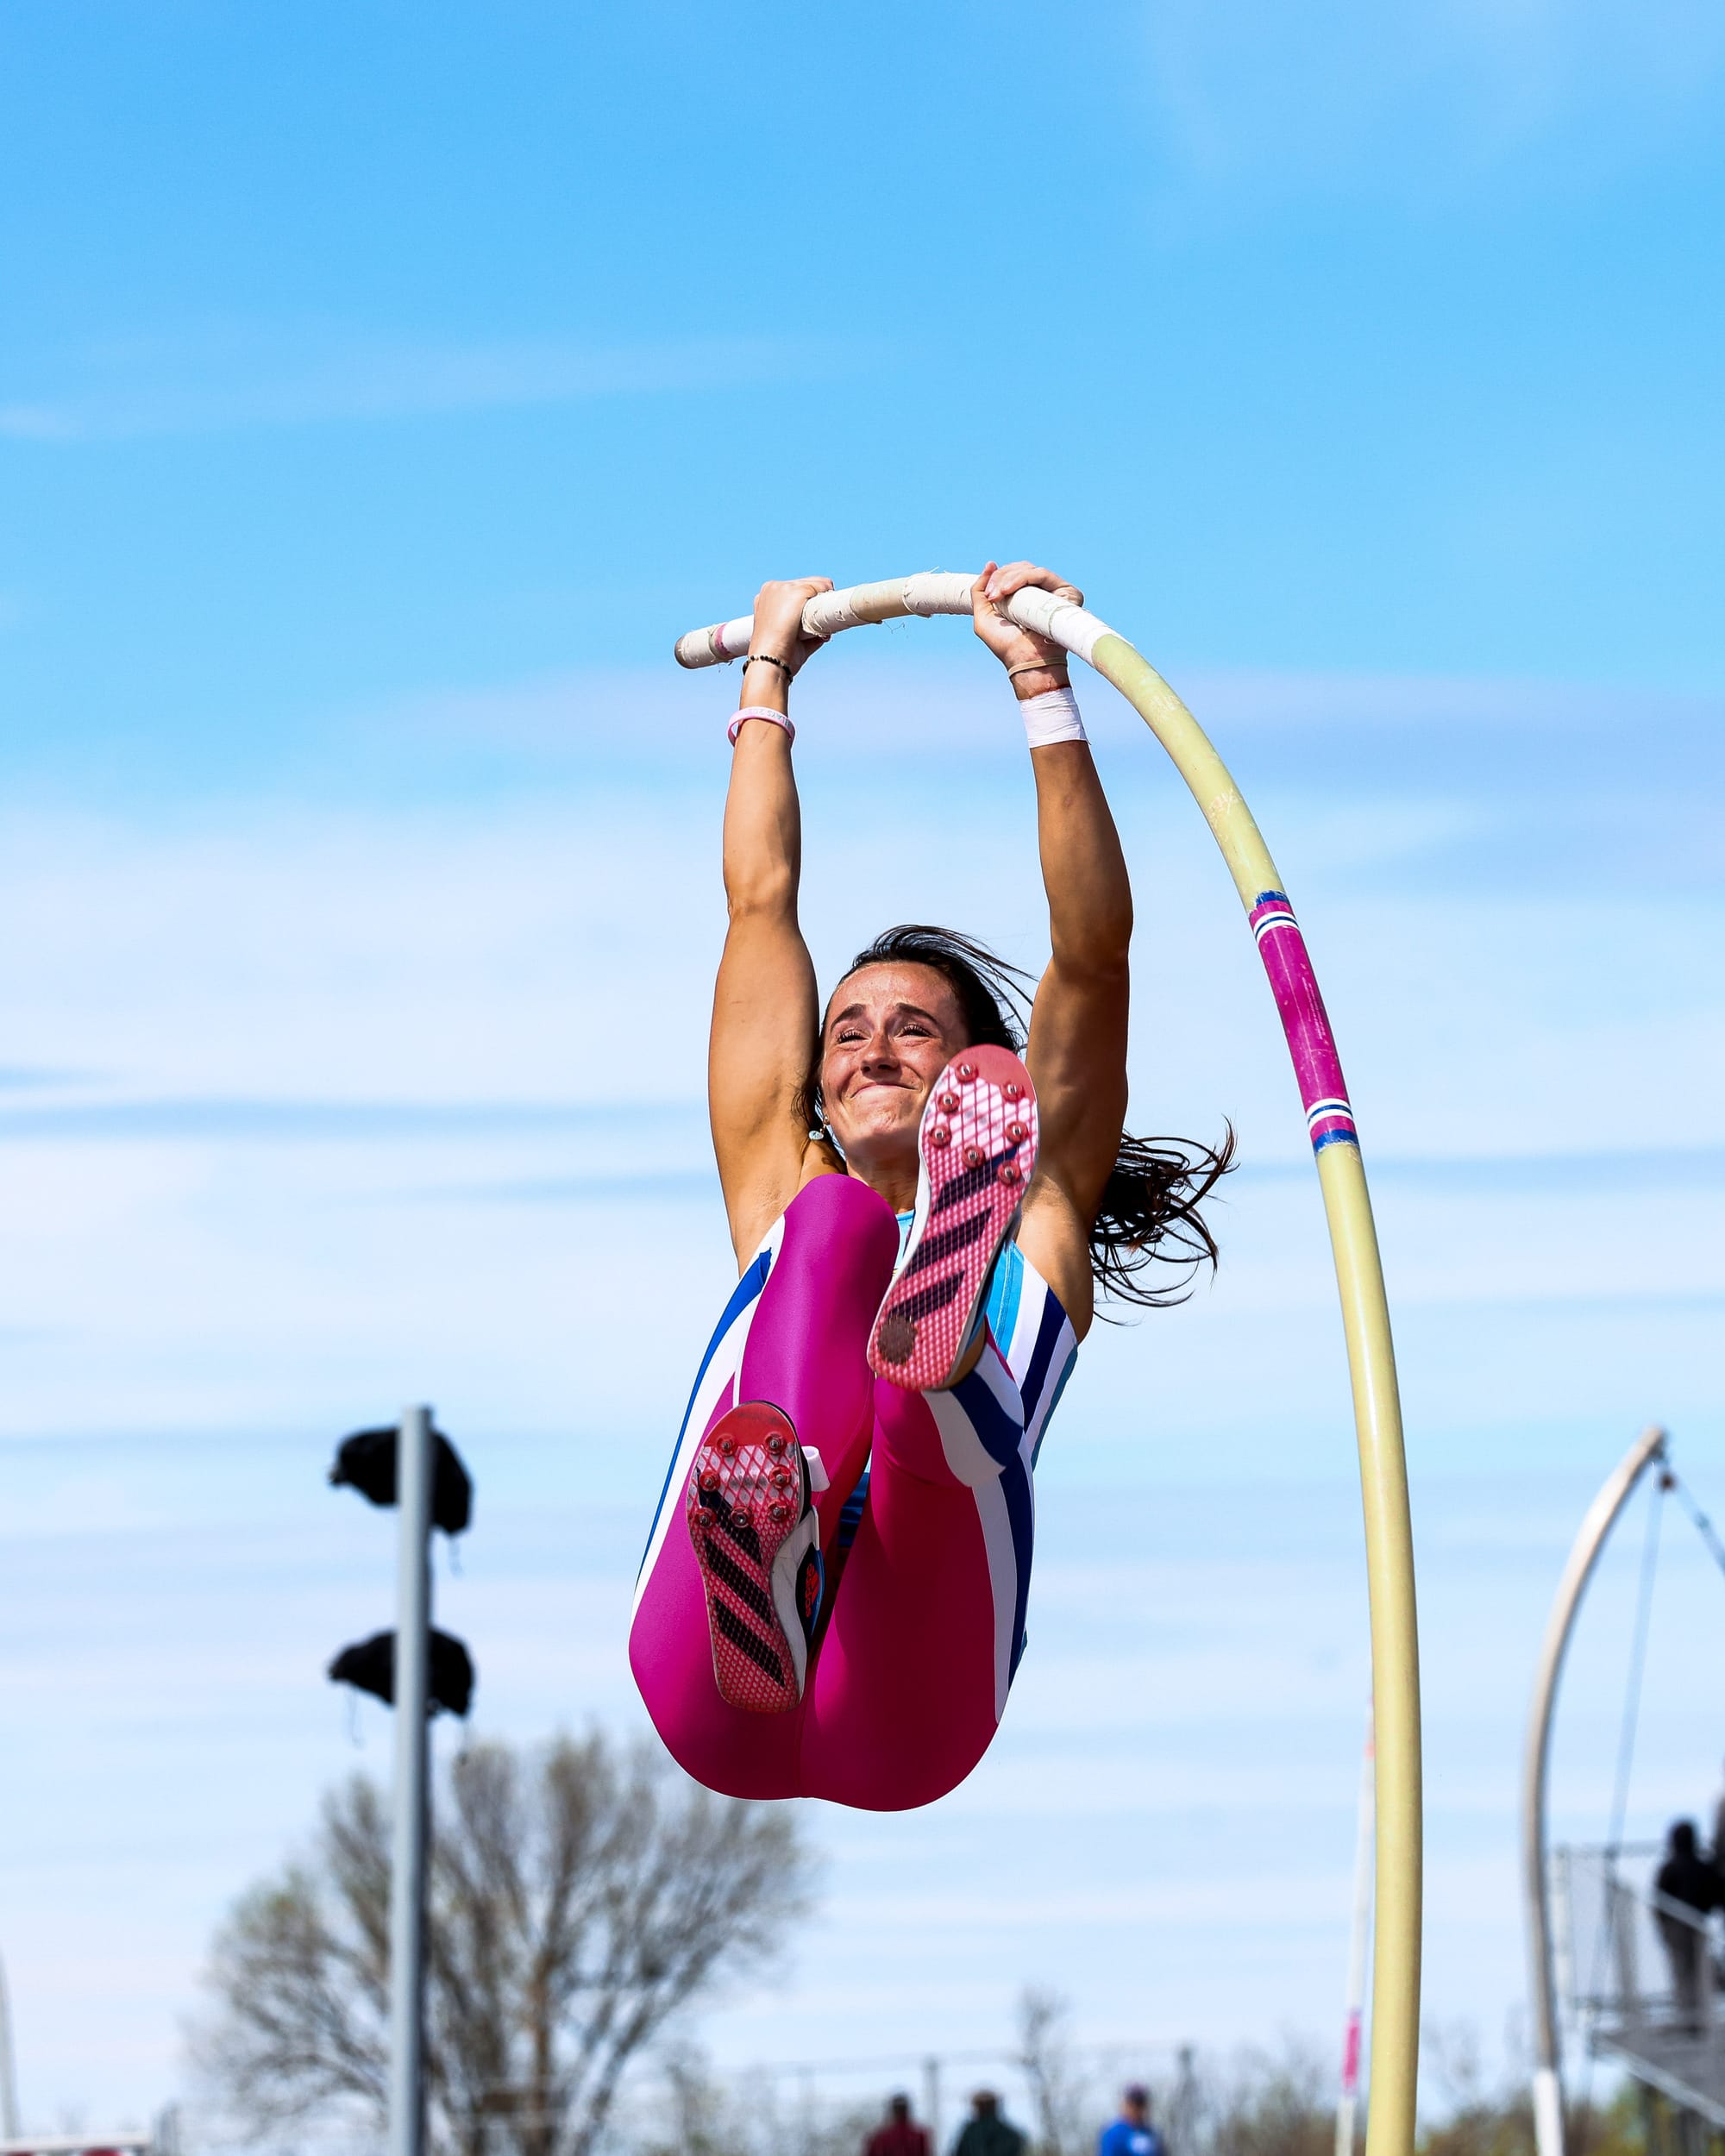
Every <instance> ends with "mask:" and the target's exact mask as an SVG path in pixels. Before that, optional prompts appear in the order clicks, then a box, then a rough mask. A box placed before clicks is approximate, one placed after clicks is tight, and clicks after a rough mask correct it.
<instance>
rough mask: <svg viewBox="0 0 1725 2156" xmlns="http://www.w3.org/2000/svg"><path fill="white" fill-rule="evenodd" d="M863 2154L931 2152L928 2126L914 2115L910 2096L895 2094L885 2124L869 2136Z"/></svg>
mask: <svg viewBox="0 0 1725 2156" xmlns="http://www.w3.org/2000/svg"><path fill="white" fill-rule="evenodd" d="M863 2156H928V2128H926V2127H925V2126H919V2125H918V2124H917V2122H916V2121H915V2120H914V2119H913V2117H912V2116H911V2100H910V2098H909V2097H908V2096H892V2097H889V2098H888V2103H887V2116H886V2122H885V2123H884V2124H883V2125H881V2126H877V2127H876V2128H875V2131H874V2132H873V2133H872V2134H870V2135H869V2139H868V2141H867V2143H866V2145H865V2147H864V2149H863Z"/></svg>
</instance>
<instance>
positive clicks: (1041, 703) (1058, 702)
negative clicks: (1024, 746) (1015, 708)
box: [1019, 689, 1090, 749]
mask: <svg viewBox="0 0 1725 2156" xmlns="http://www.w3.org/2000/svg"><path fill="white" fill-rule="evenodd" d="M1019 711H1020V713H1021V714H1022V715H1023V718H1024V723H1025V738H1026V741H1028V742H1029V743H1030V745H1031V747H1032V749H1046V748H1047V746H1048V744H1049V743H1050V742H1051V741H1088V739H1089V738H1090V736H1088V734H1087V733H1086V732H1085V731H1084V722H1083V720H1082V718H1079V716H1078V699H1077V698H1076V696H1074V695H1073V693H1072V692H1071V690H1070V689H1044V691H1043V693H1042V694H1041V695H1040V696H1027V697H1026V699H1025V700H1024V702H1023V703H1022V704H1020V705H1019Z"/></svg>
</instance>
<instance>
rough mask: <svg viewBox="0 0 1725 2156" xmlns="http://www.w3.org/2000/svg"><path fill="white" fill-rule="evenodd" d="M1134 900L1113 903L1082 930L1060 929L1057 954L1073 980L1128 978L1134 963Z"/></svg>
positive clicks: (1055, 947) (1055, 945)
mask: <svg viewBox="0 0 1725 2156" xmlns="http://www.w3.org/2000/svg"><path fill="white" fill-rule="evenodd" d="M1052 944H1053V957H1054V962H1055V963H1056V964H1057V966H1058V967H1059V968H1060V970H1061V972H1062V973H1063V974H1065V975H1067V976H1068V977H1069V979H1071V980H1075V981H1076V980H1082V981H1110V980H1119V981H1125V979H1126V975H1127V973H1128V971H1129V970H1130V968H1131V965H1132V902H1131V900H1130V899H1128V900H1126V903H1125V904H1124V905H1121V906H1117V907H1116V906H1111V907H1109V908H1108V910H1107V912H1103V913H1098V914H1095V915H1094V916H1092V918H1090V919H1088V920H1087V921H1086V922H1085V923H1084V924H1083V926H1082V928H1081V929H1078V930H1076V931H1072V930H1067V931H1064V932H1062V931H1059V930H1057V931H1056V932H1055V934H1054V937H1053V938H1052Z"/></svg>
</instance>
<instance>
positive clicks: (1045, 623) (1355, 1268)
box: [676, 570, 1421, 2156]
mask: <svg viewBox="0 0 1725 2156" xmlns="http://www.w3.org/2000/svg"><path fill="white" fill-rule="evenodd" d="M971 584H972V579H971V578H970V577H969V576H964V575H957V574H952V573H944V572H942V571H940V570H930V571H925V572H924V573H920V574H918V575H914V576H910V577H901V578H897V579H892V580H888V581H887V582H885V583H880V584H860V585H854V586H851V587H850V588H849V589H848V590H845V591H840V592H821V593H819V595H818V596H817V597H815V598H814V599H811V600H810V601H809V603H808V605H806V607H805V608H804V610H803V627H804V630H805V631H806V633H807V634H808V635H810V636H823V637H825V636H832V635H834V634H835V633H836V632H837V631H838V630H844V629H852V628H858V627H862V626H863V625H866V624H870V623H875V622H884V621H892V620H897V619H900V618H903V617H906V616H913V615H916V616H927V615H933V614H969V612H970V611H971V598H970V592H971ZM1006 611H1007V613H1008V614H1009V615H1010V617H1012V618H1013V620H1014V621H1016V622H1017V623H1018V624H1019V625H1020V626H1021V627H1023V628H1025V629H1028V630H1032V631H1033V632H1034V633H1035V634H1037V635H1038V636H1047V637H1049V638H1051V640H1052V641H1053V642H1056V643H1058V644H1060V645H1062V646H1063V648H1064V649H1066V650H1068V651H1070V652H1076V654H1077V655H1078V656H1079V657H1080V658H1081V659H1083V660H1085V661H1087V662H1088V664H1089V665H1091V666H1092V667H1095V670H1096V671H1097V673H1099V674H1101V676H1102V677H1103V679H1104V680H1107V681H1110V682H1112V683H1113V686H1114V687H1115V688H1117V689H1118V690H1119V691H1120V693H1121V695H1122V696H1124V697H1125V698H1126V701H1127V702H1128V703H1129V704H1130V705H1132V708H1133V710H1134V711H1137V712H1138V716H1139V718H1142V719H1143V720H1144V722H1145V724H1146V725H1147V726H1148V727H1149V728H1150V730H1151V732H1152V733H1153V734H1154V735H1155V736H1156V737H1157V740H1158V741H1159V742H1160V743H1162V746H1163V747H1164V749H1166V751H1167V752H1168V755H1170V758H1171V759H1172V760H1173V762H1174V766H1175V768H1176V770H1177V771H1178V772H1179V774H1180V775H1181V777H1182V779H1183V780H1185V781H1186V784H1187V786H1188V787H1189V788H1190V790H1191V793H1192V796H1193V798H1194V799H1195V801H1196V802H1197V804H1198V806H1199V807H1200V809H1201V810H1202V812H1203V815H1204V820H1205V822H1206V823H1207V824H1208V825H1209V827H1210V830H1211V833H1212V835H1213V836H1214V838H1215V841H1216V843H1217V845H1218V846H1219V847H1220V849H1221V853H1222V858H1223V860H1224V861H1225V862H1226V863H1227V867H1228V872H1229V874H1231V875H1232V876H1233V881H1234V888H1235V890H1236V891H1237V892H1238V893H1239V899H1240V903H1241V905H1242V906H1244V907H1245V913H1246V918H1247V921H1248V923H1249V924H1250V925H1251V931H1252V934H1253V936H1254V937H1255V938H1256V940H1257V943H1258V951H1259V955H1260V956H1261V957H1262V959H1263V962H1264V970H1265V972H1266V974H1267V975H1269V979H1270V990H1271V993H1272V994H1273V995H1274V996H1275V999H1276V1007H1277V1012H1278V1013H1279V1015H1280V1017H1281V1019H1282V1025H1283V1032H1284V1033H1285V1035H1286V1037H1287V1041H1288V1050H1289V1056H1291V1057H1292V1059H1293V1063H1294V1073H1295V1079H1296V1081H1298V1084H1299V1087H1300V1097H1301V1100H1302V1104H1303V1105H1304V1107H1305V1110H1306V1122H1307V1129H1308V1134H1309V1135H1310V1138H1311V1141H1312V1148H1313V1151H1314V1156H1315V1157H1316V1163H1317V1170H1318V1181H1319V1184H1320V1188H1321V1191H1322V1194H1323V1200H1324V1211H1325V1214H1326V1217H1327V1220H1328V1224H1329V1232H1330V1244H1331V1249H1332V1251H1333V1257H1334V1260H1335V1268H1336V1282H1337V1286H1338V1288H1339V1290H1340V1294H1341V1305H1342V1329H1343V1332H1344V1335H1345V1337H1346V1344H1347V1357H1348V1369H1349V1374H1350V1376H1351V1379H1352V1391H1353V1408H1354V1428H1355V1434H1356V1437H1357V1438H1358V1448H1359V1467H1360V1489H1361V1496H1362V1500H1363V1503H1364V1514H1365V1555H1366V1574H1367V1585H1368V1594H1369V1598H1370V1604H1371V1668H1372V1700H1373V1710H1374V1719H1375V1721H1376V1727H1377V1761H1376V1770H1375V1782H1376V1797H1377V1926H1376V1941H1375V1946H1376V1952H1375V1956H1374V1967H1373V1984H1372V2017H1371V2090H1370V2109H1369V2113H1368V2121H1367V2129H1366V2156H1408V2152H1409V2151H1410V2150H1411V2149H1412V2147H1413V2143H1414V2123H1415V2096H1416V2083H1417V2073H1418V2059H1419V2019H1420V1919H1421V1762H1420V1673H1419V1639H1418V1625H1417V1620H1416V1614H1415V1592H1414V1545H1413V1530H1412V1525H1411V1521H1410V1519H1409V1514H1408V1475H1407V1463H1406V1458H1405V1455H1404V1451H1403V1447H1402V1409H1401V1402H1400V1399H1399V1396H1398V1394H1397V1389H1396V1357H1395V1350H1394V1346H1393V1344H1392V1342H1391V1338H1390V1332H1389V1306H1388V1303H1387V1301H1386V1300H1385V1296H1384V1290H1383V1267H1382V1264H1381V1262H1380V1260H1379V1257H1378V1250H1377V1230H1376V1228H1375V1226H1374V1225H1373V1222H1372V1215H1371V1197H1370V1194H1369V1193H1368V1191H1367V1189H1366V1181H1365V1169H1364V1164H1363V1163H1362V1161H1361V1159H1360V1150H1359V1138H1358V1131H1357V1129H1356V1127H1355V1123H1354V1117H1353V1111H1352V1106H1351V1105H1350V1103H1349V1100H1348V1097H1347V1091H1346V1086H1345V1085H1344V1083H1343V1081H1342V1072H1341V1064H1340V1062H1339V1058H1338V1056H1337V1054H1336V1047H1335V1040H1334V1037H1333V1034H1332V1032H1331V1030H1330V1023H1329V1019H1328V1017H1327V1013H1326V1012H1325V1009H1324V1002H1323V997H1322V995H1321V994H1320V992H1319V988H1318V982H1317V976H1316V975H1315V974H1314V971H1313V969H1312V962H1311V960H1310V958H1309V956H1308V954H1307V950H1306V943H1305V939H1304V937H1302V935H1301V932H1300V928H1299V924H1298V923H1297V922H1296V920H1295V916H1294V911H1293V908H1292V907H1291V906H1289V902H1288V895H1287V890H1286V887H1285V886H1284V884H1283V880H1282V876H1281V874H1280V872H1279V871H1278V870H1277V866H1276V863H1275V862H1274V861H1273V860H1272V859H1271V857H1270V849H1269V848H1268V847H1267V846H1266V845H1265V843H1264V838H1263V835H1262V834H1261V833H1260V831H1259V830H1258V824H1257V823H1256V822H1255V821H1254V819H1253V818H1252V815H1251V811H1250V810H1249V809H1248V808H1247V806H1246V805H1245V801H1244V800H1242V799H1241V798H1240V794H1239V788H1238V787H1236V786H1235V784H1234V782H1233V779H1232V777H1231V776H1230V775H1229V773H1228V770H1227V768H1226V765H1225V764H1224V763H1223V761H1222V760H1221V758H1220V756H1219V755H1217V753H1216V751H1215V749H1214V748H1213V747H1212V745H1211V743H1210V742H1209V740H1208V737H1207V736H1206V735H1205V733H1204V731H1203V730H1202V728H1201V726H1200V725H1199V724H1198V722H1197V721H1196V719H1195V718H1193V716H1192V714H1191V712H1190V711H1188V710H1187V708H1186V706H1185V705H1184V704H1182V702H1181V700H1180V699H1179V698H1178V697H1177V696H1176V694H1175V693H1174V691H1173V690H1172V689H1171V688H1170V686H1169V685H1168V684H1167V682H1166V681H1164V680H1163V678H1162V676H1161V675H1160V674H1157V671H1156V669H1155V668H1154V667H1152V666H1151V664H1150V662H1149V661H1148V660H1146V659H1145V657H1144V656H1143V655H1142V654H1141V653H1139V652H1138V651H1137V650H1136V649H1134V648H1133V647H1132V645H1131V644H1130V643H1128V642H1126V638H1125V637H1124V636H1118V635H1116V633H1115V632H1114V631H1113V630H1112V629H1110V628H1109V627H1108V626H1107V623H1105V622H1103V621H1101V620H1099V619H1098V618H1097V617H1096V616H1095V615H1094V614H1092V613H1089V612H1088V611H1086V610H1085V609H1084V608H1083V607H1082V606H1078V605H1073V604H1072V603H1071V602H1070V601H1069V600H1064V599H1058V598H1057V597H1055V596H1054V594H1052V593H1051V592H1044V591H1022V592H1017V593H1015V594H1014V596H1013V598H1012V599H1010V600H1009V601H1008V602H1007V606H1006ZM752 626H753V623H752V618H751V617H750V616H748V615H743V616H740V617H737V619H736V620H733V621H729V622H720V623H718V624H714V625H713V626H712V627H711V628H708V629H701V630H693V631H691V632H690V634H688V635H687V636H683V637H681V638H680V639H679V640H678V642H677V645H676V657H677V661H678V663H679V664H680V665H682V666H685V667H706V666H717V665H723V664H724V663H726V662H728V661H731V660H732V659H738V658H742V657H744V656H746V655H747V653H748V649H749V638H750V630H751V629H752Z"/></svg>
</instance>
